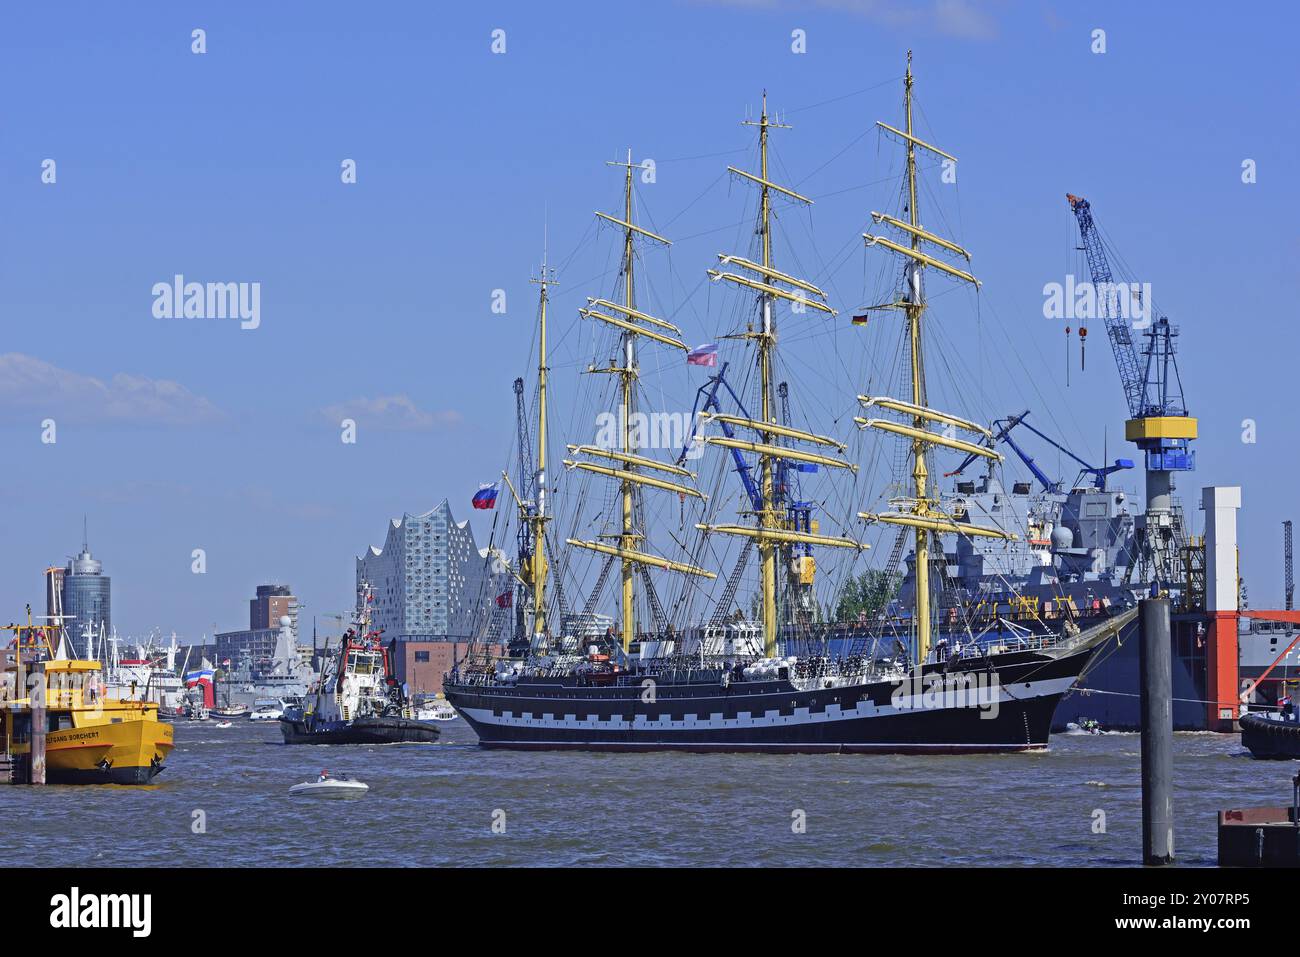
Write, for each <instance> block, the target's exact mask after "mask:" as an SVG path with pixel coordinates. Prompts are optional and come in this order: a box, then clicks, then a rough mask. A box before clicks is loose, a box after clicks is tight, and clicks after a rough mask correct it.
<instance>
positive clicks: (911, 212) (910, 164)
mask: <svg viewBox="0 0 1300 957" xmlns="http://www.w3.org/2000/svg"><path fill="white" fill-rule="evenodd" d="M903 104H904V112H905V113H906V120H907V126H906V130H905V132H906V133H907V137H906V139H905V140H904V142H906V143H907V196H908V202H907V218H908V221H909V222H910V223H911V224H912V228H913V230H915V229H919V228H920V225H921V223H920V219H919V218H918V217H917V215H916V143H915V141H914V140H913V138H912V136H913V134H912V51H911V50H908V51H907V75H906V77H905V79H904V81H903ZM910 235H911V239H912V252H913V253H917V252H919V251H920V249H921V237H920V236H918V235H917V234H916V233H915V232H912V233H911V234H910ZM919 269H920V267H919V266H917V265H913V266H912V269H911V270H910V274H911V275H919V273H918V272H917V270H919ZM919 293H920V281H919V279H918V280H917V281H916V282H915V283H914V284H913V288H912V289H911V290H909V295H908V297H907V303H908V305H907V310H906V311H907V337H908V343H909V347H910V350H911V357H912V403H913V404H914V405H918V406H924V405H925V404H926V397H925V367H924V365H923V363H922V360H921V314H922V313H923V312H925V302H924V299H923V298H922V296H921V295H920V294H919ZM913 421H914V423H915V427H916V428H918V429H922V430H924V429H925V419H923V418H922V417H921V416H919V415H918V416H915V417H914V420H913ZM928 478H929V474H928V472H927V470H926V466H925V440H924V439H920V438H914V439H913V440H912V495H913V496H914V498H915V500H916V509H917V512H918V514H924V513H925V512H927V511H929V504H930V503H929V495H930V490H929V489H928V488H927V480H928ZM929 546H930V530H929V529H927V528H917V530H916V612H915V615H914V617H913V619H912V621H913V625H914V627H915V628H916V649H917V651H916V657H917V662H918V664H920V663H921V662H924V661H925V659H926V656H927V655H928V654H929V651H930V547H929Z"/></svg>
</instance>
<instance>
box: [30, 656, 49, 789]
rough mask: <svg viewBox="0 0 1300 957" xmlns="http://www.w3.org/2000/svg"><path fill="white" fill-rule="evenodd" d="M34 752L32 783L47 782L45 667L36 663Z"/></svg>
mask: <svg viewBox="0 0 1300 957" xmlns="http://www.w3.org/2000/svg"><path fill="white" fill-rule="evenodd" d="M30 694H31V702H32V753H31V783H32V784H44V783H45V730H46V727H47V725H48V721H47V720H46V717H45V667H44V666H43V665H41V664H36V665H34V666H33V668H32V690H31V692H30Z"/></svg>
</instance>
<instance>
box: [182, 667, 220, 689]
mask: <svg viewBox="0 0 1300 957" xmlns="http://www.w3.org/2000/svg"><path fill="white" fill-rule="evenodd" d="M215 674H216V673H215V672H214V671H213V670H212V669H211V668H200V669H199V670H198V671H187V672H185V687H187V688H193V687H194V686H195V685H201V684H212V679H213V676H214V675H215Z"/></svg>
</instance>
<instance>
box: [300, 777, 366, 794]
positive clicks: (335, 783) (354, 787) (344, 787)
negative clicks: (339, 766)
mask: <svg viewBox="0 0 1300 957" xmlns="http://www.w3.org/2000/svg"><path fill="white" fill-rule="evenodd" d="M369 790H370V785H368V784H366V783H364V782H363V781H357V780H354V779H353V778H350V777H348V776H347V775H346V774H344V775H340V776H339V777H334V776H333V775H331V774H330V773H329V772H328V771H322V772H321V773H320V777H318V778H317V779H316V780H315V781H304V782H303V783H302V784H295V785H294V786H293V787H291V788H289V793H290V794H291V795H302V794H310V795H321V796H325V797H360V796H361V795H362V794H365V793H366V792H367V791H369Z"/></svg>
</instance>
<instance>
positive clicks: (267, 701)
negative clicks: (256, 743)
mask: <svg viewBox="0 0 1300 957" xmlns="http://www.w3.org/2000/svg"><path fill="white" fill-rule="evenodd" d="M283 716H284V702H283V701H281V700H280V699H279V698H259V699H258V700H257V701H256V702H254V704H253V710H252V711H251V712H250V713H249V715H248V720H249V721H279V720H280V718H281V717H283Z"/></svg>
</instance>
